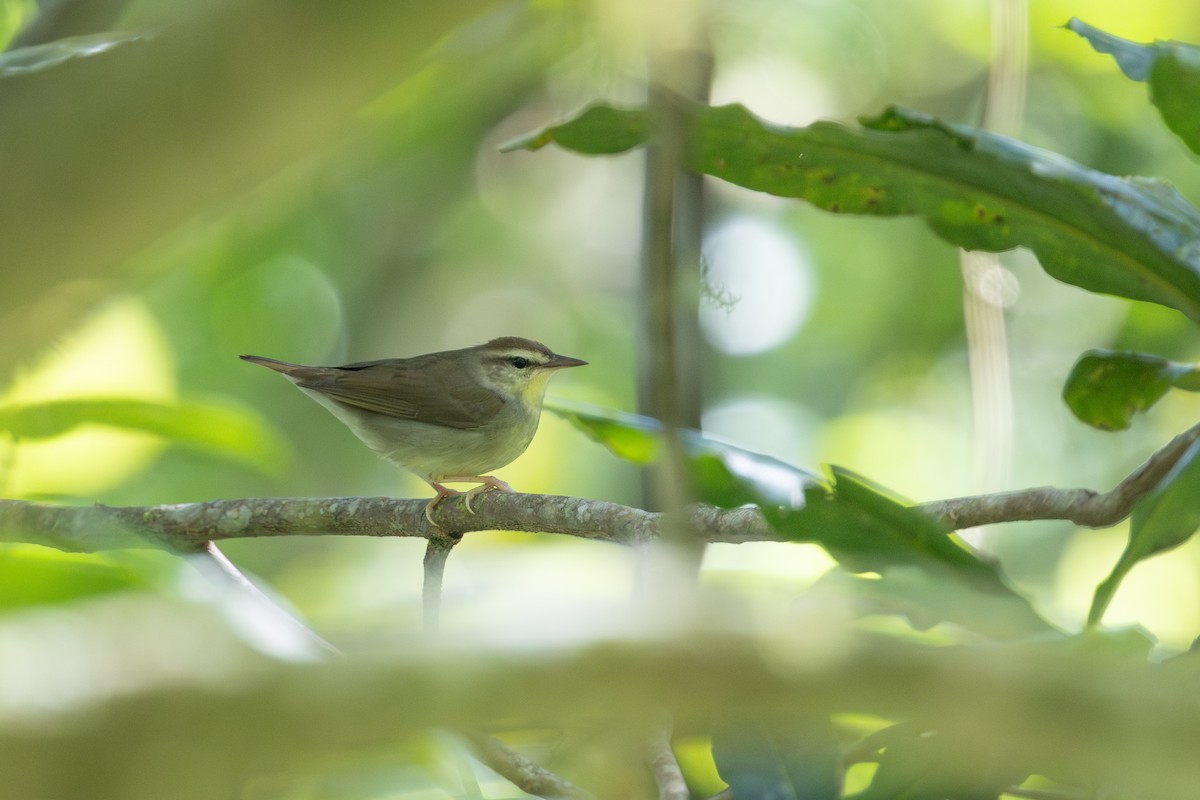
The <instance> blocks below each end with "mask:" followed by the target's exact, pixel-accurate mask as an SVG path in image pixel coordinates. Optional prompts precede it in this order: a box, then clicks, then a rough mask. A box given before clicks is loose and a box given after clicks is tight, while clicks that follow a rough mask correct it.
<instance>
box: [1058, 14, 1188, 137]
mask: <svg viewBox="0 0 1200 800" xmlns="http://www.w3.org/2000/svg"><path fill="white" fill-rule="evenodd" d="M1067 28H1069V29H1070V30H1072V31H1074V32H1075V33H1077V34H1079V35H1080V36H1082V37H1083V38H1084V39H1086V40H1087V41H1088V43H1089V44H1090V45H1091V46H1092V47H1093V48H1094V49H1095V50H1096V52H1098V53H1107V54H1108V55H1111V56H1112V57H1113V59H1114V60H1115V61H1116V62H1117V66H1118V67H1120V68H1121V71H1122V72H1124V73H1125V76H1126V77H1128V78H1129V79H1130V80H1135V81H1144V82H1146V83H1149V84H1150V102H1152V103H1154V105H1155V106H1157V107H1158V111H1159V113H1160V114H1161V115H1162V118H1163V122H1165V123H1166V124H1167V127H1168V128H1170V129H1171V132H1172V133H1174V134H1175V135H1176V136H1178V137H1179V138H1180V139H1182V140H1183V143H1184V144H1186V145H1187V146H1188V147H1189V148H1191V151H1192V152H1193V153H1200V47H1197V46H1196V45H1192V44H1184V43H1183V42H1153V43H1151V44H1139V43H1137V42H1131V41H1129V40H1128V39H1122V38H1121V37H1119V36H1114V35H1112V34H1111V33H1106V32H1105V31H1102V30H1100V29H1099V28H1094V27H1092V26H1091V25H1088V24H1087V23H1086V22H1083V21H1082V20H1079V19H1077V18H1074V17H1072V18H1071V20H1070V21H1069V22H1068V23H1067Z"/></svg>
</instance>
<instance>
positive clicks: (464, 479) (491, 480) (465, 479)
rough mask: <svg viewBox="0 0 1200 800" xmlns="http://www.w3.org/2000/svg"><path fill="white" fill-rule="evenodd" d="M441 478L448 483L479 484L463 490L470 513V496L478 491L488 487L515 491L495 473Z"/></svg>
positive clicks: (472, 510) (472, 496) (498, 490)
mask: <svg viewBox="0 0 1200 800" xmlns="http://www.w3.org/2000/svg"><path fill="white" fill-rule="evenodd" d="M442 480H443V481H446V482H448V483H478V484H479V485H478V486H476V487H475V488H473V489H469V490H467V492H465V494H466V502H467V511H470V512H471V513H472V514H474V513H475V509H473V508H471V500H472V498H474V497H475V495H477V494H479V493H480V492H486V491H487V490H489V489H494V490H495V491H497V492H515V491H516V490H515V489H513V488H512V487H511V486H509V485H508V484H507V483H505V482H504V481H502V480H500V479H499V478H497V477H496V476H495V475H455V476H453V477H445V478H442ZM435 488H436V484H435ZM447 491H449V490H447ZM454 494H460V493H459V492H454Z"/></svg>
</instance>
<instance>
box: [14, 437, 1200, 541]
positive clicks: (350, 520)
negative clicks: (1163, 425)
mask: <svg viewBox="0 0 1200 800" xmlns="http://www.w3.org/2000/svg"><path fill="white" fill-rule="evenodd" d="M1197 439H1200V425H1197V426H1194V427H1192V428H1190V429H1189V430H1187V431H1185V432H1184V433H1181V434H1180V435H1179V436H1176V437H1175V438H1174V439H1172V440H1171V441H1170V442H1169V443H1168V444H1167V445H1166V446H1165V447H1163V448H1162V449H1161V450H1159V451H1158V452H1156V453H1155V454H1154V455H1153V456H1151V457H1150V458H1149V459H1148V460H1147V461H1146V463H1144V464H1142V465H1141V466H1140V467H1138V468H1137V469H1136V470H1134V471H1133V472H1132V473H1131V474H1130V475H1129V476H1128V477H1126V478H1125V479H1124V480H1123V481H1121V482H1120V483H1119V484H1117V486H1116V487H1114V488H1113V489H1112V490H1111V491H1108V492H1104V493H1097V492H1095V491H1092V490H1090V489H1054V488H1049V487H1042V488H1035V489H1024V490H1021V491H1015V492H1002V493H1000V494H992V495H978V496H974V497H959V498H955V499H951V500H939V501H936V502H932V503H923V504H920V505H918V506H916V507H917V508H919V509H920V510H922V511H924V512H925V513H927V514H929V515H930V516H932V517H934V518H935V519H937V520H938V521H939V522H940V523H941V524H942V525H943V526H944V527H945V529H946V530H947V531H951V530H957V529H959V528H966V527H974V526H976V525H986V524H991V523H998V522H1017V521H1024V520H1066V521H1069V522H1073V523H1075V524H1076V525H1081V526H1084V527H1089V528H1103V527H1108V526H1110V525H1115V524H1116V523H1117V522H1120V521H1121V520H1122V519H1124V518H1125V517H1127V516H1129V513H1130V512H1131V511H1132V509H1133V506H1134V504H1135V503H1137V501H1138V500H1139V499H1140V498H1142V497H1144V496H1145V495H1146V494H1147V493H1149V492H1150V491H1151V490H1153V489H1154V488H1155V487H1156V486H1158V484H1159V483H1160V482H1161V481H1162V480H1163V478H1164V477H1166V475H1167V474H1168V473H1169V472H1170V471H1171V469H1172V468H1173V467H1174V466H1175V464H1176V463H1177V462H1178V461H1179V459H1180V457H1181V456H1183V454H1184V453H1185V452H1187V450H1188V448H1189V447H1191V446H1192V444H1194V443H1195V442H1196V440H1197ZM426 502H427V501H425V500H421V499H416V500H398V499H394V498H390V497H322V498H260V499H241V500H212V501H209V502H205V503H184V504H179V505H163V506H129V507H120V508H117V507H110V506H102V505H96V506H58V505H48V504H41V503H29V502H25V501H21V500H0V542H31V543H34V544H42V545H48V546H50V547H57V548H58V549H60V550H66V551H69V552H93V551H98V550H112V549H116V548H123V547H145V546H147V544H148V543H149V544H152V545H159V546H164V547H167V548H169V549H173V550H177V551H182V552H200V551H204V550H205V549H206V548H207V546H208V545H207V543H208V542H209V541H220V540H223V539H245V538H253V537H262V536H322V535H331V536H417V537H421V538H425V539H431V538H435V537H436V538H444V537H447V536H450V537H454V538H457V537H460V536H462V535H463V534H464V533H469V532H471V531H481V530H504V531H527V532H538V533H556V534H564V535H567V536H578V537H580V538H583V539H597V540H600V541H607V542H615V543H618V544H627V545H632V544H642V543H646V542H650V541H653V540H655V539H657V537H658V535H659V532H660V529H661V527H662V519H663V518H662V515H661V514H655V513H651V512H648V511H643V510H641V509H638V508H630V507H628V506H623V505H619V504H617V503H609V502H606V501H603V500H587V499H584V498H578V497H559V496H556V495H536V494H508V493H504V492H487V493H485V494H482V495H479V496H478V497H477V498H476V499H475V502H474V506H475V511H476V513H474V514H472V513H471V512H469V511H467V509H466V505H465V503H463V501H461V500H458V501H454V500H448V501H446V502H443V503H442V504H440V505H439V506H438V509H437V513H436V516H437V522H438V526H439V527H438V528H435V527H433V526H431V525H430V524H429V523H428V521H427V520H426V519H425V515H424V513H423V510H424V508H425V504H426ZM687 513H688V515H689V519H688V528H689V529H690V532H691V534H692V535H694V536H695V537H696V538H697V539H698V540H700V541H704V542H728V543H734V544H739V543H743V542H770V541H784V537H783V536H782V535H780V534H779V533H777V532H776V531H774V530H772V529H771V528H770V526H769V525H767V523H766V521H765V520H764V519H763V516H762V514H761V513H760V512H759V510H758V509H756V508H738V509H732V510H724V509H718V508H713V507H711V506H693V507H691V508H690V509H688V511H687Z"/></svg>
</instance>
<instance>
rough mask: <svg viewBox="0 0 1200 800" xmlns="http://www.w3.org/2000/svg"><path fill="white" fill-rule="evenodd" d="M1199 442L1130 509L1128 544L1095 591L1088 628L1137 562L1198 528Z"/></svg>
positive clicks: (1098, 618)
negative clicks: (1131, 511) (1131, 510)
mask: <svg viewBox="0 0 1200 800" xmlns="http://www.w3.org/2000/svg"><path fill="white" fill-rule="evenodd" d="M1197 498H1200V441H1197V442H1193V443H1192V446H1191V447H1189V448H1188V449H1187V451H1186V452H1185V453H1184V454H1183V456H1182V457H1180V459H1179V461H1177V462H1176V463H1175V466H1174V467H1172V468H1171V471H1170V472H1168V473H1167V474H1166V475H1165V476H1163V479H1162V480H1161V481H1159V484H1158V486H1156V487H1155V488H1154V490H1153V491H1152V492H1150V493H1149V494H1147V495H1146V496H1145V497H1143V498H1142V499H1141V500H1139V501H1138V503H1137V505H1135V506H1134V507H1133V513H1132V514H1131V515H1130V518H1129V542H1128V544H1126V545H1125V551H1124V552H1123V553H1121V557H1120V558H1119V559H1118V560H1117V564H1116V566H1115V567H1113V569H1112V572H1111V573H1109V576H1108V577H1107V578H1105V579H1104V581H1103V582H1102V583H1101V584H1100V585H1099V586H1097V587H1096V593H1095V594H1094V595H1093V597H1092V607H1091V608H1090V609H1089V610H1088V625H1089V626H1095V625H1098V624H1100V620H1101V619H1102V618H1103V617H1104V612H1105V610H1106V609H1107V608H1108V605H1109V603H1110V602H1112V598H1113V595H1115V594H1116V593H1117V587H1119V586H1120V585H1121V581H1122V580H1124V579H1125V576H1126V575H1128V574H1129V571H1130V570H1131V569H1133V567H1134V565H1136V564H1137V563H1138V562H1139V561H1142V560H1144V559H1147V558H1149V557H1150V556H1152V555H1154V554H1156V553H1161V552H1163V551H1164V550H1170V549H1171V548H1173V547H1178V546H1179V545H1181V544H1183V543H1184V542H1186V541H1187V540H1188V539H1190V538H1192V535H1193V534H1194V533H1195V532H1196V529H1197V528H1200V503H1198V502H1197Z"/></svg>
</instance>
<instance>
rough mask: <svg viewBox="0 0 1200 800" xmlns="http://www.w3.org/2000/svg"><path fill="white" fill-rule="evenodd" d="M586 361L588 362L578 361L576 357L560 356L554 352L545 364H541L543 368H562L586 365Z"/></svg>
mask: <svg viewBox="0 0 1200 800" xmlns="http://www.w3.org/2000/svg"><path fill="white" fill-rule="evenodd" d="M587 363H588V362H586V361H580V360H579V359H578V358H571V357H570V356H560V355H558V354H557V353H555V354H554V356H553V357H552V358H551V359H550V360H549V361H547V362H546V363H545V364H543V365H542V368H543V369H562V368H563V367H583V366H586V365H587Z"/></svg>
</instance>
